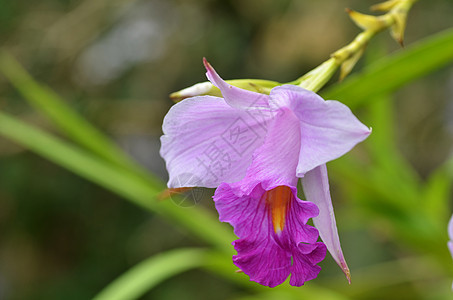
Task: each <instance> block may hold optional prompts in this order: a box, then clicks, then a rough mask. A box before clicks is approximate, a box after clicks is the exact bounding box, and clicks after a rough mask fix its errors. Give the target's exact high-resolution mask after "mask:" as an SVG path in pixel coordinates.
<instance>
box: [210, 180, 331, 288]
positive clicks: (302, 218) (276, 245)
mask: <svg viewBox="0 0 453 300" xmlns="http://www.w3.org/2000/svg"><path fill="white" fill-rule="evenodd" d="M239 185H240V184H239V183H236V184H226V183H223V184H221V185H220V186H219V188H218V189H217V190H216V193H215V195H214V201H215V205H216V209H217V211H218V212H219V216H220V220H221V221H222V222H228V223H230V224H231V225H232V226H234V228H235V234H236V235H237V236H238V237H239V238H240V239H239V240H237V241H235V242H234V243H233V245H234V247H235V249H236V251H237V252H238V254H237V255H235V256H233V262H234V263H235V264H236V266H238V267H239V268H240V269H241V270H242V271H243V272H244V273H245V274H247V275H249V276H250V280H252V281H255V282H258V283H260V284H263V285H267V286H270V287H274V286H276V285H279V284H281V283H282V282H283V281H285V279H286V278H287V277H288V275H289V274H290V273H291V274H292V275H291V280H290V284H291V285H294V286H301V285H303V284H304V282H306V281H308V280H311V279H313V278H315V277H316V276H317V275H318V273H319V271H320V270H321V268H320V267H319V266H317V265H316V264H317V263H319V262H320V261H321V260H323V259H324V257H325V254H326V248H325V245H324V244H323V243H320V242H316V240H317V238H318V231H317V230H316V229H315V228H313V227H311V226H309V225H306V222H307V220H308V219H309V218H312V217H314V216H316V215H317V213H318V209H317V207H316V205H314V204H313V203H310V202H307V201H302V200H300V199H297V197H296V196H295V189H290V188H288V187H279V188H278V189H283V190H284V191H286V192H289V193H290V198H289V199H288V200H289V201H290V202H288V205H287V206H286V208H287V209H288V210H287V212H286V216H285V225H284V227H283V228H281V231H276V230H275V224H274V223H273V217H274V216H273V215H272V211H273V210H272V204H271V203H270V202H269V199H268V198H266V196H267V195H268V194H267V193H269V191H266V190H265V189H264V188H263V186H262V185H261V184H257V185H256V186H255V187H254V188H253V190H252V192H251V193H250V194H242V192H241V189H240V187H239ZM238 195H241V196H238ZM291 257H292V258H293V263H291Z"/></svg>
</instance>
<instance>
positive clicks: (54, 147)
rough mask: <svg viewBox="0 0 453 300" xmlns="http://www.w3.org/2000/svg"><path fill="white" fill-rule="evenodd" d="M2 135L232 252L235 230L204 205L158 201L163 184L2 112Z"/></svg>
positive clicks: (225, 250)
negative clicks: (190, 206)
mask: <svg viewBox="0 0 453 300" xmlns="http://www.w3.org/2000/svg"><path fill="white" fill-rule="evenodd" d="M0 135H2V136H4V137H6V138H8V139H10V140H12V141H14V142H16V143H18V144H20V145H22V146H24V147H26V148H28V149H30V150H32V151H34V152H35V153H37V154H39V155H41V156H43V157H44V158H47V159H49V160H50V161H52V162H54V163H56V164H58V165H60V166H62V167H64V168H67V169H68V170H70V171H72V172H74V173H76V174H78V175H80V176H82V177H84V178H86V179H88V180H90V181H92V182H94V183H97V184H99V185H100V186H103V187H104V188H106V189H108V190H110V191H112V192H114V193H116V194H118V195H120V196H122V197H125V199H127V200H129V201H131V202H133V203H135V204H137V205H139V206H141V207H143V208H146V209H148V210H151V211H155V212H157V213H159V214H161V215H163V216H164V217H166V218H168V219H170V220H171V221H174V222H176V223H178V224H179V225H182V227H183V228H187V229H188V230H189V231H191V232H192V233H194V234H195V235H197V236H198V237H199V238H201V239H202V240H203V241H205V242H207V243H208V244H210V245H213V246H215V247H217V248H218V249H220V250H222V251H224V252H227V253H230V251H231V250H230V249H229V248H230V247H229V244H230V243H231V241H233V240H234V239H235V236H234V235H233V233H232V231H231V230H230V229H229V228H228V227H227V226H226V225H224V224H221V223H219V221H218V220H217V219H216V217H214V216H213V215H212V213H210V212H208V211H207V210H206V209H203V208H202V207H196V208H190V209H189V208H181V207H178V206H176V205H175V204H174V203H172V202H171V201H168V200H162V201H158V200H157V199H156V197H157V196H158V195H159V194H160V192H161V191H162V190H163V189H164V188H165V186H164V184H163V183H159V182H148V183H146V182H145V181H144V180H139V179H137V177H136V176H133V175H131V174H130V173H128V172H124V170H123V169H122V168H120V167H118V166H115V165H112V164H111V163H109V162H107V161H105V160H103V159H100V158H99V157H97V156H95V155H93V154H91V153H89V152H87V151H85V150H83V149H80V148H77V147H75V146H72V145H69V144H68V143H65V142H63V141H61V140H59V139H57V138H55V137H53V136H52V135H50V134H48V133H46V132H44V131H42V130H39V129H37V128H34V127H32V126H30V125H27V124H26V123H24V122H22V121H20V120H17V119H16V118H14V117H11V116H9V115H7V114H5V113H2V112H0Z"/></svg>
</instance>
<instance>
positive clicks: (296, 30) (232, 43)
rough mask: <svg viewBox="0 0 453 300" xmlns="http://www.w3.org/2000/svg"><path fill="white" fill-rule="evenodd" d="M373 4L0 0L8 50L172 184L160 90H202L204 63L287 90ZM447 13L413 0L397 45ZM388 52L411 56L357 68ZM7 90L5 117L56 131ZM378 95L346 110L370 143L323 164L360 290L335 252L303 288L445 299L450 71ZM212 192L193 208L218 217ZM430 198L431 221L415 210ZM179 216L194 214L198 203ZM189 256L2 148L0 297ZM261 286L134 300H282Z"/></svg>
mask: <svg viewBox="0 0 453 300" xmlns="http://www.w3.org/2000/svg"><path fill="white" fill-rule="evenodd" d="M375 3H376V2H375V1H369V0H366V1H364V0H361V1H359V0H348V1H337V0H322V1H302V0H229V1H215V0H197V1H195V0H194V1H191V0H141V1H134V0H127V1H122V0H85V1H74V0H42V1H35V2H30V1H25V0H15V1H8V0H0V36H1V46H2V48H4V49H7V50H8V51H9V52H10V53H11V54H12V55H13V56H14V57H16V58H17V59H18V61H20V63H21V64H22V65H23V66H24V67H25V68H26V69H27V70H28V71H29V72H30V74H31V75H32V76H33V77H34V78H35V79H36V80H37V81H38V82H40V83H42V84H44V85H47V86H49V87H50V88H51V89H52V90H54V91H55V92H56V93H57V94H58V95H59V96H61V97H62V98H63V99H65V101H66V102H67V103H68V104H69V105H70V106H71V107H72V108H73V109H74V110H76V111H77V112H79V113H80V114H81V115H83V116H84V117H85V118H86V119H87V120H89V121H90V122H91V123H92V124H94V125H95V126H96V127H98V128H100V129H101V130H102V131H103V132H105V133H107V134H108V135H109V136H110V137H112V139H113V140H114V141H115V142H116V143H117V144H118V145H120V147H121V148H122V149H124V150H125V151H126V152H127V153H129V154H130V155H131V156H132V157H133V158H135V159H136V160H137V161H138V162H139V163H140V165H142V166H144V167H145V168H146V169H148V170H149V171H151V172H152V173H154V174H156V175H158V176H159V177H161V178H162V179H163V180H166V179H167V174H166V170H165V164H164V162H163V160H162V159H161V158H160V156H159V153H158V151H159V147H160V142H159V136H160V135H161V127H160V126H161V123H162V119H163V117H164V115H165V113H166V112H167V111H168V109H169V108H170V107H171V105H172V102H171V101H170V99H169V98H168V95H169V94H170V93H171V92H174V91H177V90H179V89H182V88H184V87H187V86H190V85H192V84H195V83H197V82H200V81H205V80H206V78H205V75H204V73H205V71H204V68H203V66H202V57H206V58H207V59H208V60H209V61H210V62H211V63H212V64H213V66H214V67H215V68H216V69H217V71H218V72H219V74H221V76H222V77H223V78H225V79H233V78H262V79H270V80H276V81H279V82H287V81H291V80H294V79H295V78H297V77H299V76H301V75H302V74H304V73H305V72H307V71H309V70H310V69H312V68H314V67H316V66H317V65H318V64H320V63H321V62H323V61H324V60H326V59H327V58H328V57H329V55H330V53H332V52H334V51H335V50H336V49H338V48H340V47H342V46H344V45H345V44H347V43H349V41H351V40H352V38H353V37H354V36H355V35H356V34H357V33H359V32H360V31H359V29H358V28H357V27H355V25H354V24H353V23H352V22H351V21H350V20H349V19H348V17H347V14H345V13H344V8H346V7H350V8H353V9H355V10H358V11H361V12H368V8H369V6H370V5H372V4H375ZM452 16H453V3H452V1H450V0H430V1H419V2H418V3H417V4H416V5H415V6H414V8H413V9H412V10H411V12H410V14H409V20H408V24H407V31H406V38H405V43H406V45H408V46H410V45H411V44H412V43H414V42H416V41H418V40H420V39H422V38H424V37H427V36H429V35H432V34H434V33H437V32H440V31H442V30H444V29H447V28H450V27H452V25H453V23H452ZM395 51H404V50H400V49H399V46H398V45H397V44H396V43H395V42H394V41H393V40H392V39H391V38H390V37H389V34H388V33H387V32H385V33H382V34H380V35H379V36H378V37H377V38H375V39H374V40H373V41H372V42H371V43H370V44H369V46H368V51H367V52H368V55H366V57H365V59H363V60H362V61H361V62H360V63H359V65H358V66H357V67H356V70H355V71H354V72H357V71H360V69H361V68H362V67H363V66H364V65H366V64H369V63H372V62H373V61H375V60H377V59H378V58H379V57H381V56H385V55H386V53H392V52H395ZM413 63H414V64H418V63H423V62H418V61H414V62H413ZM402 71H404V70H402ZM404 72H405V71H404ZM387 80H392V78H387ZM376 84H377V85H378V84H379V82H377V83H376ZM0 95H1V96H0V110H1V111H6V112H8V113H10V114H13V115H15V116H16V117H18V118H20V119H22V120H24V121H26V122H27V123H29V124H34V125H35V126H37V127H39V128H44V129H45V130H46V131H50V132H52V133H54V134H56V135H60V134H61V133H60V132H59V131H58V130H57V129H56V127H55V126H54V125H53V124H52V123H51V122H49V120H48V119H47V118H46V117H45V116H43V114H42V113H40V112H38V111H37V110H36V109H33V108H32V107H31V106H29V104H28V103H27V102H26V101H24V97H23V96H22V95H21V94H20V93H18V91H17V90H16V89H15V88H14V87H13V86H12V85H11V83H10V82H9V81H8V80H6V79H5V78H4V77H3V76H1V75H0ZM379 98H380V99H379V101H377V100H378V99H375V100H376V101H374V100H372V99H371V100H370V101H368V102H367V104H366V105H361V106H360V107H357V108H354V111H355V113H357V114H358V115H359V118H360V119H361V120H362V121H363V123H365V124H367V125H369V126H372V127H373V131H374V132H373V135H372V136H371V137H370V139H369V140H368V141H366V142H364V143H363V144H361V145H359V146H358V147H357V148H356V149H355V150H354V151H353V152H352V153H350V154H348V156H347V157H345V158H341V159H339V160H338V161H335V162H333V163H332V164H329V165H328V167H329V170H330V171H331V177H330V182H331V189H332V197H333V201H334V206H335V209H336V214H337V224H338V226H339V230H340V239H341V240H342V245H343V252H344V253H345V256H346V259H347V261H348V263H349V266H350V268H351V273H352V281H353V284H352V285H351V286H348V285H347V282H346V280H345V279H344V278H343V275H342V273H341V271H340V269H339V268H338V267H337V266H336V265H335V264H334V262H333V260H332V259H331V258H330V256H328V257H327V258H326V260H325V261H324V262H322V263H321V266H322V267H323V271H322V272H321V274H320V276H319V278H318V279H316V280H314V281H313V283H312V282H309V283H307V284H306V285H307V286H310V285H312V286H313V287H314V286H316V287H318V288H320V289H325V290H326V291H327V290H329V291H334V292H335V293H338V297H341V296H344V297H345V298H344V299H451V298H453V294H452V293H451V291H450V287H451V280H453V267H452V266H453V262H452V261H451V257H449V255H448V252H447V249H446V241H447V235H446V222H447V219H448V217H449V216H450V215H451V204H452V194H451V189H450V187H451V185H450V183H451V178H453V176H450V175H448V174H452V172H451V170H453V168H451V166H450V165H451V164H450V165H446V164H445V163H444V162H445V161H448V159H450V156H451V153H452V145H453V139H452V135H453V67H452V65H451V63H450V64H449V65H448V66H447V67H445V68H442V69H441V70H439V71H436V72H434V73H432V74H430V75H429V76H426V77H424V78H422V79H419V80H416V81H414V82H412V83H410V84H409V85H406V86H405V87H403V88H401V89H399V90H398V91H397V92H396V93H394V94H392V95H391V96H389V95H385V96H382V95H381V96H379ZM340 100H342V101H343V99H340ZM344 102H345V103H346V104H347V99H345V100H344ZM63 138H64V137H63ZM446 166H447V167H446ZM212 193H213V191H211V190H206V191H205V192H204V194H203V199H202V200H201V202H200V203H198V205H200V206H205V207H207V208H208V209H210V210H213V205H212V201H211V199H210V196H211V195H212ZM168 201H170V200H168ZM411 201H412V202H411ZM429 201H432V202H429ZM436 201H437V202H436ZM428 202H429V203H435V204H433V207H434V208H432V211H429V209H430V208H431V206H428V207H427V208H426V207H424V206H422V205H421V203H428ZM439 203H440V204H439ZM180 209H182V210H186V214H187V215H189V216H190V214H191V211H192V210H193V209H194V208H190V207H189V208H184V207H182V208H180ZM409 210H410V212H408V211H409ZM214 213H215V212H214ZM442 230H444V231H442ZM187 246H190V247H192V246H206V243H204V242H202V241H200V240H198V239H196V238H194V237H193V236H192V235H190V234H188V232H187V230H185V228H184V227H182V226H177V225H175V224H173V223H172V222H171V221H169V220H166V219H165V218H162V217H160V216H157V215H155V214H153V213H150V212H149V211H147V210H144V209H142V208H140V207H137V206H135V205H134V204H132V203H130V202H127V201H125V200H124V199H123V198H121V197H119V196H117V195H115V194H113V193H112V192H110V191H108V190H106V189H104V188H101V187H99V186H97V185H96V184H94V183H92V182H90V181H88V180H85V179H83V178H81V177H79V176H77V175H74V174H73V173H71V172H69V171H67V170H66V169H63V168H62V167H60V166H58V165H56V164H54V163H52V162H49V161H48V160H46V159H44V158H41V157H40V156H38V155H36V154H34V153H32V152H30V151H28V150H27V149H24V148H22V147H21V146H19V145H17V144H15V143H12V142H10V141H9V140H6V139H3V138H1V137H0V299H90V298H92V297H93V296H94V295H96V294H97V293H98V292H99V291H100V290H101V289H102V288H104V287H105V286H107V285H108V284H109V283H110V282H111V281H113V280H114V279H115V278H117V277H118V276H119V275H121V274H122V273H124V272H125V271H126V270H128V269H129V268H130V267H132V266H134V265H135V264H137V263H139V262H140V261H142V260H144V259H146V258H148V257H150V256H153V255H155V254H157V253H161V252H164V251H166V250H169V249H175V248H180V247H187ZM228 247H230V248H232V247H231V246H230V245H228V244H227V245H225V248H228ZM225 263H229V264H232V263H231V260H228V261H225ZM233 276H243V275H241V274H235V275H233ZM244 280H246V279H244ZM250 285H253V286H255V284H254V283H250ZM305 288H306V287H302V288H300V290H302V293H303V290H304V289H305ZM266 291H267V290H259V292H258V294H256V292H253V291H250V290H249V289H247V288H246V287H244V285H237V284H236V283H234V282H233V281H228V280H226V279H225V278H223V277H221V276H219V275H218V274H215V272H208V271H206V270H191V271H188V272H185V273H183V274H179V275H177V276H174V277H173V278H171V279H169V280H167V281H165V282H163V283H161V284H159V285H158V286H157V287H155V288H154V289H152V290H151V291H149V292H148V293H147V294H146V295H145V296H143V298H142V299H277V298H279V299H283V298H282V297H283V296H282V295H279V296H276V295H273V294H267V293H265V292H266ZM273 291H274V292H275V293H277V292H278V291H279V290H278V288H277V289H275V290H273ZM261 293H263V294H261ZM301 295H303V294H301ZM254 297H256V298H254ZM332 297H333V298H332V299H343V298H335V297H334V296H332ZM319 299H327V298H324V296H320V298H319Z"/></svg>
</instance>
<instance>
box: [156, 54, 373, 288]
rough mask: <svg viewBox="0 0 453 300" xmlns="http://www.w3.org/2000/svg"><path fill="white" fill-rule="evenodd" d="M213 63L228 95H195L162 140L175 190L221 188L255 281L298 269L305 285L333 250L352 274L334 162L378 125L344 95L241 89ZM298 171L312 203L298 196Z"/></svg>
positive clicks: (296, 275) (297, 279) (173, 115)
mask: <svg viewBox="0 0 453 300" xmlns="http://www.w3.org/2000/svg"><path fill="white" fill-rule="evenodd" d="M204 64H205V67H206V69H207V73H206V75H207V77H208V79H209V80H210V81H211V83H212V84H213V85H215V86H216V87H218V88H219V89H220V91H221V93H222V96H223V98H219V97H212V96H197V97H192V98H188V99H185V100H183V101H181V102H179V103H177V104H176V105H174V106H173V107H172V108H171V109H170V111H169V112H168V114H167V116H166V117H165V120H164V124H163V132H164V135H163V136H162V138H161V142H162V148H161V155H162V157H163V158H164V159H165V161H166V164H167V169H168V172H169V175H170V179H169V182H168V187H169V188H181V187H194V186H203V187H211V188H212V187H218V188H217V190H216V192H215V195H214V197H213V198H214V201H215V205H216V209H217V211H218V212H219V216H220V220H221V221H223V222H228V223H230V224H231V225H232V226H233V227H234V230H235V234H236V235H237V236H238V237H239V239H238V240H236V241H235V242H233V245H234V247H235V249H236V250H237V252H238V254H237V255H235V256H233V261H234V263H235V264H236V266H238V267H239V268H240V269H241V270H242V271H243V272H244V273H246V274H247V275H249V277H250V280H253V281H256V282H258V283H260V284H262V285H267V286H270V287H274V286H276V285H279V284H281V283H282V282H284V281H285V280H286V278H287V277H288V276H289V275H290V274H291V278H290V284H291V285H293V286H301V285H303V284H304V282H305V281H308V280H311V279H314V278H316V276H317V275H318V273H319V271H320V269H321V268H320V267H319V266H318V265H317V263H319V262H320V261H322V260H323V259H324V257H325V254H326V248H327V250H329V252H330V253H331V255H332V257H333V258H334V260H335V261H336V262H337V263H338V264H339V265H340V267H341V268H342V270H343V271H344V272H345V274H346V275H347V277H348V280H349V279H350V275H349V268H348V267H347V264H346V261H345V259H344V256H343V253H342V250H341V246H340V241H339V237H338V231H337V227H336V223H335V216H334V212H333V207H332V201H331V198H330V191H329V184H328V177H327V168H326V165H325V164H326V163H327V162H328V161H331V160H333V159H336V158H338V157H340V156H342V155H343V154H345V153H346V152H348V151H349V150H351V149H352V148H353V147H354V146H355V145H356V144H357V143H359V142H361V141H363V140H364V139H365V138H366V137H367V136H368V135H369V134H370V132H371V131H370V129H369V128H368V127H366V126H365V125H363V124H362V123H361V122H360V121H359V120H358V119H357V118H356V117H355V116H354V115H353V114H352V112H351V111H350V110H349V108H348V107H347V106H345V105H344V104H342V103H340V102H337V101H325V100H324V99H322V98H321V97H320V96H318V95H317V94H316V93H314V92H311V91H308V90H305V89H303V88H301V87H298V86H294V85H283V86H279V87H275V88H273V89H272V90H271V93H270V95H265V94H260V93H255V92H252V91H247V90H242V89H239V88H237V87H234V86H231V85H229V84H228V83H226V82H225V81H223V80H222V79H221V78H220V77H219V75H218V74H217V73H216V72H215V70H214V69H213V68H212V66H211V65H210V64H209V63H207V62H206V60H204ZM299 178H302V186H303V189H304V193H305V196H306V198H307V200H308V201H303V200H301V199H299V198H298V197H297V190H296V186H297V182H298V179H299ZM310 218H313V222H314V225H315V227H316V228H314V227H311V226H309V225H307V221H308V220H309V219H310ZM318 231H319V236H320V237H321V239H322V241H323V242H324V243H321V242H317V240H318Z"/></svg>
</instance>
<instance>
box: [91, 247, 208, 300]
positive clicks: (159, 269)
mask: <svg viewBox="0 0 453 300" xmlns="http://www.w3.org/2000/svg"><path fill="white" fill-rule="evenodd" d="M205 254H206V250H203V249H178V250H172V251H168V252H165V253H162V254H158V255H156V256H153V257H151V258H148V259H147V260H145V261H143V262H141V263H139V264H138V265H136V266H135V267H133V268H131V269H130V270H128V271H127V272H126V273H124V274H122V275H121V276H120V277H119V278H117V279H116V280H115V281H113V282H112V283H111V284H109V285H108V286H107V287H106V288H104V289H103V290H102V291H101V292H100V293H99V294H98V295H96V296H95V297H94V298H93V300H133V299H137V298H139V297H141V296H142V295H143V294H145V293H146V292H147V291H149V290H151V289H152V288H153V287H154V286H156V285H157V284H159V283H161V282H162V281H164V280H166V279H168V278H170V277H172V276H174V275H176V274H179V273H182V272H185V271H187V270H190V269H193V268H197V267H200V266H203V265H204V264H205V261H206V259H205Z"/></svg>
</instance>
